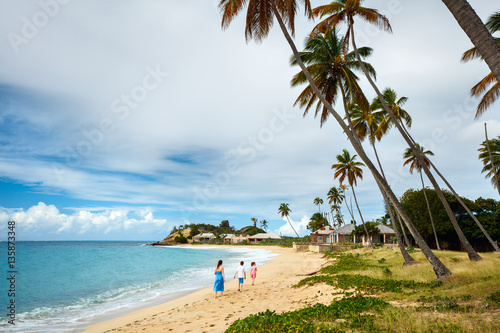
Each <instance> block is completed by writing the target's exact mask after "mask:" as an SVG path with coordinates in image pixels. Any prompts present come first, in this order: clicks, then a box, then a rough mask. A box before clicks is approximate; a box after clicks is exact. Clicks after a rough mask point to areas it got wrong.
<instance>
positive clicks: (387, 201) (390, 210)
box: [370, 130, 413, 260]
mask: <svg viewBox="0 0 500 333" xmlns="http://www.w3.org/2000/svg"><path fill="white" fill-rule="evenodd" d="M370 131H371V130H370ZM372 146H373V151H374V153H375V158H376V159H377V163H378V166H379V168H380V173H381V174H382V177H384V179H385V181H387V178H385V174H384V168H382V163H380V158H378V153H377V149H376V148H375V140H373V144H372ZM382 195H384V196H385V197H384V200H386V197H387V195H385V193H383V192H382ZM385 204H386V208H387V212H388V213H389V216H390V218H391V221H394V223H395V221H396V220H395V219H394V211H393V210H392V208H391V205H390V202H389V200H388V198H387V200H386V202H385ZM396 215H397V216H398V223H399V225H400V226H401V230H402V232H403V235H404V238H405V242H406V245H407V246H410V242H409V241H408V236H406V231H405V229H404V228H403V224H402V223H401V219H400V218H399V215H398V214H397V213H396ZM392 227H393V228H394V232H395V233H397V234H399V230H397V231H396V229H397V227H396V225H395V224H393V225H392ZM397 234H396V237H397V238H398V242H400V241H401V242H402V239H401V237H400V236H398V235H397ZM403 249H404V246H403ZM404 252H406V250H404ZM403 256H404V254H403ZM408 256H410V255H409V254H408ZM410 258H411V257H410ZM412 260H413V258H412Z"/></svg>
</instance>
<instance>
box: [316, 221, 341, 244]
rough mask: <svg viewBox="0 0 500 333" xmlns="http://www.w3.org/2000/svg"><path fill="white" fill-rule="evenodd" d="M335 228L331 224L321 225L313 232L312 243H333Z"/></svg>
mask: <svg viewBox="0 0 500 333" xmlns="http://www.w3.org/2000/svg"><path fill="white" fill-rule="evenodd" d="M334 233H335V229H333V228H332V227H330V226H329V225H327V226H324V227H321V228H320V229H318V230H316V231H315V232H313V233H312V234H311V243H326V244H331V243H333V234H334Z"/></svg>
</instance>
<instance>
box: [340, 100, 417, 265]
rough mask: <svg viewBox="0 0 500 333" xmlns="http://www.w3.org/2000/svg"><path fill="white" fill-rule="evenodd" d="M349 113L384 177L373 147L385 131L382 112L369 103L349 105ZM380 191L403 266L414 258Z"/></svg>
mask: <svg viewBox="0 0 500 333" xmlns="http://www.w3.org/2000/svg"><path fill="white" fill-rule="evenodd" d="M349 113H350V115H351V119H352V124H353V127H354V130H355V131H356V134H357V135H358V137H359V139H360V140H361V141H364V140H365V139H366V138H368V139H369V142H370V145H371V146H372V147H373V152H374V153H375V157H376V159H377V163H378V166H379V168H380V172H381V173H382V177H384V179H386V178H385V174H384V169H383V168H382V163H381V162H380V159H379V157H378V153H377V149H376V148H375V143H376V142H377V141H380V140H381V138H382V136H383V135H384V134H385V133H387V129H388V128H389V127H388V126H385V127H384V128H381V123H382V121H383V120H384V119H385V116H384V113H383V112H379V111H377V109H376V108H374V107H373V103H372V105H370V107H369V108H364V109H362V108H360V107H359V106H358V105H351V106H350V108H349ZM379 189H380V192H381V193H382V197H383V198H384V202H385V207H386V209H387V212H388V213H389V216H390V218H391V224H392V228H393V229H394V233H395V235H396V239H397V244H398V247H399V250H400V251H401V254H402V255H403V259H404V263H403V266H406V265H411V264H414V263H415V260H414V259H413V258H412V257H411V256H410V254H409V253H408V251H406V249H405V247H404V245H403V240H402V237H401V234H400V233H399V229H398V226H397V225H396V218H395V216H394V212H393V210H392V207H391V204H390V200H389V198H388V197H387V194H386V193H385V192H384V190H383V189H382V188H381V187H380V186H379ZM398 221H399V224H400V226H401V230H402V232H403V235H404V238H405V241H406V244H407V245H409V241H408V237H407V236H406V232H405V229H404V227H403V224H402V223H401V219H399V216H398Z"/></svg>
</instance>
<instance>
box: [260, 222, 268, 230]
mask: <svg viewBox="0 0 500 333" xmlns="http://www.w3.org/2000/svg"><path fill="white" fill-rule="evenodd" d="M267 225H268V222H267V221H266V220H262V221H260V227H261V228H262V229H264V230H265V231H267V228H268V227H267Z"/></svg>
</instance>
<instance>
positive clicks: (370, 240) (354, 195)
mask: <svg viewBox="0 0 500 333" xmlns="http://www.w3.org/2000/svg"><path fill="white" fill-rule="evenodd" d="M351 188H352V196H353V197H354V202H355V203H356V208H357V209H358V213H359V217H360V218H361V223H363V228H365V233H366V238H367V239H368V244H370V247H371V248H372V249H374V248H375V246H373V243H372V238H371V236H370V234H369V233H368V229H367V228H366V224H365V220H364V219H363V215H362V214H361V210H360V209H359V205H358V199H356V192H354V186H352V185H351Z"/></svg>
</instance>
